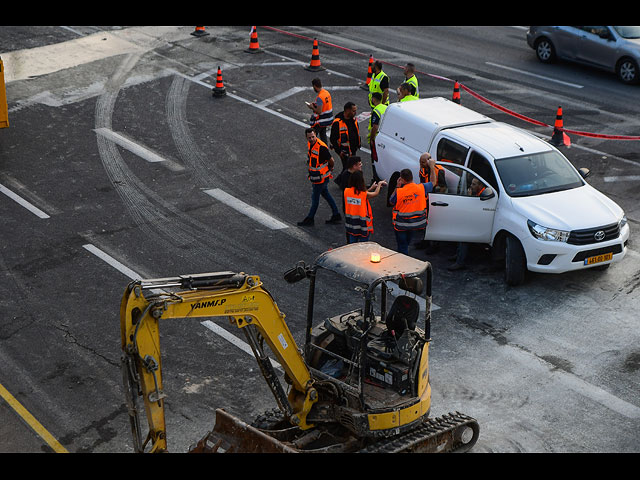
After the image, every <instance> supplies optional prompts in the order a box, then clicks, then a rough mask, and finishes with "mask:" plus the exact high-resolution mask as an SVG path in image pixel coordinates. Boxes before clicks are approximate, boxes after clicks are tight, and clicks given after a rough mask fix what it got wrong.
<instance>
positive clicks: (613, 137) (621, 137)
mask: <svg viewBox="0 0 640 480" xmlns="http://www.w3.org/2000/svg"><path fill="white" fill-rule="evenodd" d="M261 28H266V29H268V30H273V31H274V32H278V33H282V34H285V35H289V36H292V37H297V38H301V39H303V40H311V41H313V40H316V39H313V38H310V37H306V36H304V35H299V34H296V33H291V32H287V31H285V30H280V29H278V28H275V27H269V26H262V27H261ZM318 43H322V44H324V45H327V46H329V47H334V48H338V49H340V50H345V51H347V52H351V53H355V54H357V55H362V56H364V57H367V58H368V57H369V55H368V54H365V53H362V52H358V51H357V50H353V49H350V48H346V47H342V46H340V45H336V44H335V43H329V42H325V41H322V40H318ZM380 62H382V63H383V64H385V65H391V66H393V67H398V68H402V67H401V66H400V65H396V64H394V63H391V62H385V61H383V60H380ZM416 73H420V74H422V75H426V76H428V77H431V78H436V79H439V80H446V81H448V82H453V81H454V80H451V79H450V78H447V77H443V76H440V75H434V74H431V73H427V72H421V71H419V70H416ZM458 84H459V85H460V88H462V89H464V90H465V91H466V92H468V93H469V94H470V95H472V96H473V97H475V98H477V99H478V100H480V101H482V102H484V103H486V104H487V105H490V106H492V107H494V108H496V109H498V110H500V111H502V112H505V113H508V114H509V115H512V116H514V117H516V118H519V119H520V120H524V121H525V122H529V123H533V124H534V125H538V126H540V127H549V128H554V129H557V130H560V131H562V132H565V133H570V134H572V135H580V136H583V137H592V138H604V139H607V140H640V136H629V135H606V134H601V133H589V132H581V131H578V130H569V129H566V128H556V127H554V126H551V125H549V124H547V123H544V122H541V121H539V120H534V119H533V118H529V117H526V116H524V115H522V114H520V113H517V112H514V111H513V110H509V109H508V108H506V107H503V106H501V105H498V104H497V103H495V102H493V101H491V100H489V99H488V98H485V97H483V96H482V95H480V94H478V93H476V92H474V91H473V90H471V89H470V88H469V87H467V86H466V85H463V84H462V83H460V82H458Z"/></svg>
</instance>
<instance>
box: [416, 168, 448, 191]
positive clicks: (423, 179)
mask: <svg viewBox="0 0 640 480" xmlns="http://www.w3.org/2000/svg"><path fill="white" fill-rule="evenodd" d="M435 167H436V178H435V179H433V180H431V179H430V178H429V169H428V168H422V167H421V168H420V172H419V175H420V183H427V182H431V183H433V187H434V188H435V187H437V186H438V173H439V172H440V170H444V168H443V167H442V166H440V165H435Z"/></svg>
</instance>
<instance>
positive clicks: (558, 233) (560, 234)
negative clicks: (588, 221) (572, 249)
mask: <svg viewBox="0 0 640 480" xmlns="http://www.w3.org/2000/svg"><path fill="white" fill-rule="evenodd" d="M527 225H528V226H529V231H530V232H531V235H533V236H534V237H535V238H537V239H538V240H545V241H548V242H566V241H567V240H568V239H569V232H567V231H564V230H556V229H555V228H549V227H543V226H542V225H538V224H537V223H535V222H532V221H531V220H527Z"/></svg>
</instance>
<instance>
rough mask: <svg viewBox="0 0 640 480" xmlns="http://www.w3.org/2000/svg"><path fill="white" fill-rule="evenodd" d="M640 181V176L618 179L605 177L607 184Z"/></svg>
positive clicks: (619, 177) (620, 177)
mask: <svg viewBox="0 0 640 480" xmlns="http://www.w3.org/2000/svg"><path fill="white" fill-rule="evenodd" d="M638 180H640V175H627V176H624V177H623V176H618V177H604V181H605V182H637V181H638Z"/></svg>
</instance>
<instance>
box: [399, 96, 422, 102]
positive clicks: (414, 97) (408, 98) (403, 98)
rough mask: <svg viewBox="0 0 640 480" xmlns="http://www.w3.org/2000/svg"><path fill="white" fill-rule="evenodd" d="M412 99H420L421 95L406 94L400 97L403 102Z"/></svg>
mask: <svg viewBox="0 0 640 480" xmlns="http://www.w3.org/2000/svg"><path fill="white" fill-rule="evenodd" d="M411 100H420V97H417V96H415V95H405V96H404V97H402V98H401V99H400V101H401V102H410V101H411Z"/></svg>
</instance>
